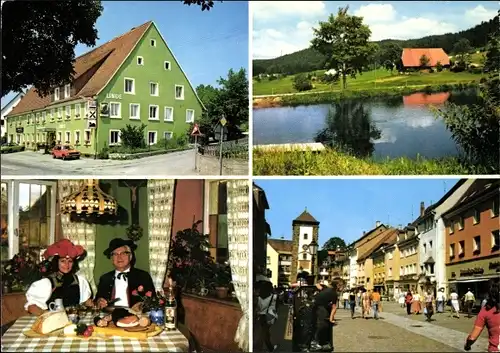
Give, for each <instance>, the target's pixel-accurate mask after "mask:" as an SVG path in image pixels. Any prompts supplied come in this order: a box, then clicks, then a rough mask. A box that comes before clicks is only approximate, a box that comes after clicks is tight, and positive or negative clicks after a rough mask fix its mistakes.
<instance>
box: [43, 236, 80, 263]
mask: <svg viewBox="0 0 500 353" xmlns="http://www.w3.org/2000/svg"><path fill="white" fill-rule="evenodd" d="M84 254H85V249H84V248H83V247H82V246H81V245H75V244H73V243H72V242H71V241H70V240H69V239H62V240H59V241H58V242H55V243H54V244H52V245H50V246H49V247H48V248H47V250H45V252H44V253H43V257H45V258H46V259H49V258H51V257H53V256H55V255H58V256H59V257H70V258H72V259H75V260H78V259H80V258H81V257H82V256H83V255H84Z"/></svg>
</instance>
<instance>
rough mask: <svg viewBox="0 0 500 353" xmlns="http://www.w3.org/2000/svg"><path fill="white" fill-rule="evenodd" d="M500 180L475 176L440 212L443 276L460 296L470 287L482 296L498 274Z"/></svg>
mask: <svg viewBox="0 0 500 353" xmlns="http://www.w3.org/2000/svg"><path fill="white" fill-rule="evenodd" d="M499 198H500V180H498V179H476V180H474V182H473V183H472V185H471V186H470V187H469V188H468V190H467V191H466V192H465V193H464V194H463V195H462V197H461V198H460V199H459V201H458V202H457V203H456V204H455V206H454V207H452V208H451V209H450V210H448V211H447V212H446V213H445V214H443V219H444V222H445V225H446V233H445V237H446V249H447V250H446V276H447V278H448V283H449V286H450V287H452V288H454V289H455V290H457V292H458V294H459V295H460V296H462V295H464V294H465V292H467V290H468V288H470V289H471V290H472V291H473V292H474V293H475V295H476V298H477V299H478V300H482V299H484V295H485V294H486V293H487V290H488V280H489V279H491V278H498V277H499V276H500V261H499V260H498V259H499V256H500V238H499V237H500V235H499V228H500V226H499V224H500V222H499Z"/></svg>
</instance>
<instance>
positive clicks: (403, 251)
mask: <svg viewBox="0 0 500 353" xmlns="http://www.w3.org/2000/svg"><path fill="white" fill-rule="evenodd" d="M397 247H398V248H399V289H400V290H402V291H405V292H407V291H409V290H410V291H411V292H412V293H413V292H415V291H417V290H418V279H419V272H420V271H419V266H418V264H419V256H418V250H419V246H418V236H417V234H416V230H415V227H414V226H413V225H411V224H409V225H408V226H406V227H405V228H404V229H403V231H402V232H400V233H399V234H398V237H397Z"/></svg>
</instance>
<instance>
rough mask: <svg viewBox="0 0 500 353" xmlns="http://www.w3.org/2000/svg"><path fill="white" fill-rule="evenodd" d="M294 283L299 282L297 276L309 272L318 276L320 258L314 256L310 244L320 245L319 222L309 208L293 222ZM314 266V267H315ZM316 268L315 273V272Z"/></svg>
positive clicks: (292, 278) (292, 279)
mask: <svg viewBox="0 0 500 353" xmlns="http://www.w3.org/2000/svg"><path fill="white" fill-rule="evenodd" d="M292 234H293V236H292V271H291V272H292V277H291V281H292V283H295V282H296V281H297V274H299V273H300V272H301V271H307V272H309V274H312V273H313V272H314V274H315V275H318V256H315V259H314V264H313V263H312V260H313V256H312V255H311V251H310V249H309V244H311V242H312V241H313V240H314V241H315V242H316V243H318V235H319V222H318V221H317V220H316V219H315V218H314V217H313V216H312V215H311V214H310V213H309V212H307V208H306V209H305V210H304V212H302V213H301V214H300V216H298V217H297V218H295V219H294V220H293V221H292ZM313 266H314V267H313ZM313 268H314V271H313Z"/></svg>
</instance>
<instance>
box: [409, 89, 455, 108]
mask: <svg viewBox="0 0 500 353" xmlns="http://www.w3.org/2000/svg"><path fill="white" fill-rule="evenodd" d="M450 95H451V93H450V92H441V93H431V94H426V93H413V94H410V95H408V96H404V97H403V103H404V105H407V106H408V105H410V106H411V105H440V104H444V103H445V102H446V101H448V99H449V98H450Z"/></svg>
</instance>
